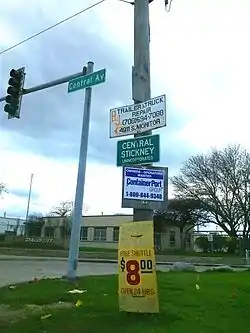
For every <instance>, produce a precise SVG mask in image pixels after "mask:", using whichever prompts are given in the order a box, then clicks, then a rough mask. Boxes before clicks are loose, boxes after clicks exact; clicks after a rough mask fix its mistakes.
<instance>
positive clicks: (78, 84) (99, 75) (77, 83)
mask: <svg viewBox="0 0 250 333" xmlns="http://www.w3.org/2000/svg"><path fill="white" fill-rule="evenodd" d="M105 80H106V69H105V68H104V69H101V70H99V71H97V72H94V73H90V74H87V75H83V76H79V77H77V78H75V79H73V80H70V81H69V84H68V93H71V92H74V91H77V90H80V89H85V88H88V87H91V86H95V85H96V84H100V83H103V82H105Z"/></svg>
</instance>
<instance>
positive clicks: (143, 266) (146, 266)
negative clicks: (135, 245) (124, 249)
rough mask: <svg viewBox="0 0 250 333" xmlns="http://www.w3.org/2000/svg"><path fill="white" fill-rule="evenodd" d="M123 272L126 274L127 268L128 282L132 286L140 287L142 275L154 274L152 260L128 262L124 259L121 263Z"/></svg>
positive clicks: (132, 260)
mask: <svg viewBox="0 0 250 333" xmlns="http://www.w3.org/2000/svg"><path fill="white" fill-rule="evenodd" d="M120 268H121V271H122V272H124V270H125V268H126V271H127V274H126V281H127V283H128V284H129V285H131V286H138V285H139V284H140V282H141V275H140V272H141V274H144V273H152V272H153V262H152V260H150V259H149V260H144V259H142V260H140V261H138V260H135V259H130V260H128V261H127V262H126V261H125V260H124V258H123V257H122V259H121V261H120Z"/></svg>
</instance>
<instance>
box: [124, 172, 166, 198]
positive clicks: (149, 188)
mask: <svg viewBox="0 0 250 333" xmlns="http://www.w3.org/2000/svg"><path fill="white" fill-rule="evenodd" d="M164 177H165V171H164V170H153V169H142V168H131V167H125V172H124V186H123V190H124V193H123V197H124V199H133V200H144V201H164Z"/></svg>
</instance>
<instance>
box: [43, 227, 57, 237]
mask: <svg viewBox="0 0 250 333" xmlns="http://www.w3.org/2000/svg"><path fill="white" fill-rule="evenodd" d="M44 236H45V237H50V238H54V236H55V228H54V227H45V228H44Z"/></svg>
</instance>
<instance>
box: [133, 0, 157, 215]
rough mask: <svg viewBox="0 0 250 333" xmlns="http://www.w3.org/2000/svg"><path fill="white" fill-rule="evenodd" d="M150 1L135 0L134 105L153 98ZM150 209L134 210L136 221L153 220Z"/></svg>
mask: <svg viewBox="0 0 250 333" xmlns="http://www.w3.org/2000/svg"><path fill="white" fill-rule="evenodd" d="M149 29H150V28H149V1H148V0H135V3H134V67H133V73H132V92H133V100H134V103H141V102H143V101H145V100H148V99H150V98H151V91H150V50H149V41H150V31H149ZM150 134H152V131H148V132H144V133H143V134H137V135H135V137H138V136H144V135H150ZM152 218H153V212H152V210H149V209H143V210H142V209H134V217H133V220H134V221H143V220H144V221H145V220H152Z"/></svg>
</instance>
